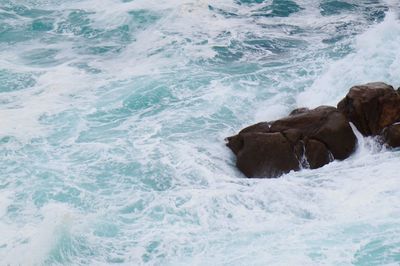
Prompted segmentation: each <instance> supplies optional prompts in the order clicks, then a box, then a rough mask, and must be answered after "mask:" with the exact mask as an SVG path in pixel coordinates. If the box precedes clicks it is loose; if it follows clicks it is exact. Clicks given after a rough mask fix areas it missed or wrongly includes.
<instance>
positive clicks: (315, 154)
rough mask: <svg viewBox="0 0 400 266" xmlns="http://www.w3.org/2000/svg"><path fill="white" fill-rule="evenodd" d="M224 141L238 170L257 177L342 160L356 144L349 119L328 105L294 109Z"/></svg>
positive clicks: (276, 175) (272, 175)
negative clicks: (279, 117) (233, 156)
mask: <svg viewBox="0 0 400 266" xmlns="http://www.w3.org/2000/svg"><path fill="white" fill-rule="evenodd" d="M227 141H228V142H227V146H228V147H229V148H230V149H231V150H232V151H233V152H234V154H235V155H236V156H237V162H236V165H237V167H238V168H239V170H241V171H242V172H243V173H244V174H245V175H246V176H248V177H259V178H261V177H267V178H271V177H278V176H280V175H281V174H283V173H287V172H289V171H291V170H295V171H296V170H299V169H301V168H302V167H307V168H311V169H314V168H318V167H321V166H323V165H325V164H327V163H329V162H330V161H331V160H333V159H339V160H343V159H346V158H347V157H348V156H350V155H351V154H352V153H353V151H354V149H355V146H356V137H355V135H354V133H353V131H352V129H351V127H350V125H349V123H348V120H347V119H346V117H345V116H344V115H343V114H342V113H340V112H339V111H338V110H337V109H336V108H335V107H330V106H320V107H318V108H316V109H313V110H309V109H306V108H300V109H296V110H294V111H293V112H292V113H291V114H290V115H289V116H288V117H285V118H283V119H279V120H276V121H273V122H262V123H258V124H255V125H252V126H250V127H247V128H245V129H243V130H242V131H240V132H239V134H237V135H235V136H232V137H228V138H227Z"/></svg>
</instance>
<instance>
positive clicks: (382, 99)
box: [337, 82, 400, 136]
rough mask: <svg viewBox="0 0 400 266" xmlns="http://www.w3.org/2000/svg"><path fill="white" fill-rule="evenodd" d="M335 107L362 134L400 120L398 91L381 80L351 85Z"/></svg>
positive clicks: (377, 132)
mask: <svg viewBox="0 0 400 266" xmlns="http://www.w3.org/2000/svg"><path fill="white" fill-rule="evenodd" d="M337 107H338V110H339V111H340V112H342V113H343V114H345V116H346V117H347V118H348V119H349V121H350V122H352V123H353V124H354V125H355V126H356V127H357V129H358V130H359V131H360V132H361V134H363V135H364V136H376V135H380V134H381V133H382V131H383V129H384V128H385V127H388V126H390V125H392V124H394V123H396V122H399V121H400V93H399V91H398V90H395V89H394V88H393V87H392V86H390V85H387V84H385V83H383V82H375V83H368V84H365V85H358V86H354V87H352V88H351V89H350V91H349V93H348V94H347V95H346V97H345V98H344V99H343V100H342V101H340V102H339V103H338V106H337Z"/></svg>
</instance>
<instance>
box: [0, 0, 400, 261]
mask: <svg viewBox="0 0 400 266" xmlns="http://www.w3.org/2000/svg"><path fill="white" fill-rule="evenodd" d="M398 6H399V2H398V1H392V2H388V1H380V0H360V1H356V0H320V1H317V0H296V1H295V0H265V1H263V0H215V1H208V0H153V1H150V0H132V1H129V0H102V1H96V0H82V1H77V0H71V1H62V0H19V1H10V0H0V265H144V264H148V265H350V264H354V265H398V264H399V263H400V151H389V150H386V149H384V148H382V147H379V146H378V145H377V144H376V143H375V142H374V140H373V139H363V138H359V148H358V151H357V153H356V154H354V155H353V156H352V157H350V158H349V159H347V160H345V161H343V162H333V163H331V164H329V165H327V166H325V167H323V168H321V169H318V170H312V171H311V170H303V171H301V172H296V173H294V172H292V173H289V174H287V175H285V176H283V177H282V178H280V179H264V180H256V179H245V178H244V176H242V174H240V172H238V171H237V170H236V168H235V166H234V165H235V159H234V156H233V154H231V152H230V151H229V150H228V149H227V148H226V147H225V146H224V141H223V140H224V138H225V137H226V136H229V135H232V134H234V133H236V132H237V131H238V130H240V129H241V128H242V127H244V126H246V125H249V124H251V123H254V122H257V121H262V120H271V119H276V118H278V117H281V116H284V115H286V114H287V113H288V112H289V111H290V110H292V109H293V108H296V107H302V106H309V107H313V106H317V105H320V104H336V103H337V102H338V101H339V100H340V99H341V98H342V97H343V96H344V95H345V93H346V92H347V90H348V89H349V88H350V87H351V86H352V85H355V84H359V83H365V82H370V81H385V82H387V83H390V84H392V85H395V86H399V85H400V21H399V14H400V12H399V9H398Z"/></svg>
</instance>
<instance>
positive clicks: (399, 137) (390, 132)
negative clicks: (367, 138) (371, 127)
mask: <svg viewBox="0 0 400 266" xmlns="http://www.w3.org/2000/svg"><path fill="white" fill-rule="evenodd" d="M382 135H383V139H384V141H385V142H386V144H387V145H388V146H389V147H392V148H397V147H400V124H393V125H390V126H388V127H387V128H385V129H384V130H383V134H382Z"/></svg>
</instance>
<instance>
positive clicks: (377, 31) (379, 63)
mask: <svg viewBox="0 0 400 266" xmlns="http://www.w3.org/2000/svg"><path fill="white" fill-rule="evenodd" d="M399 43H400V21H399V20H398V18H397V17H396V14H395V13H393V12H389V13H387V14H386V18H385V20H384V21H383V22H382V23H380V24H377V25H375V26H373V27H372V28H370V29H368V30H367V31H366V32H364V33H363V34H361V35H359V36H358V37H357V38H356V43H355V46H354V50H355V51H354V52H353V53H352V54H350V55H348V56H346V57H345V58H343V59H341V60H338V61H335V62H332V63H331V64H330V65H328V67H327V69H326V70H325V71H324V74H323V75H322V76H321V77H320V78H318V79H317V80H315V81H314V83H313V84H312V86H311V87H310V88H309V89H307V90H305V91H304V92H302V93H300V94H299V95H298V97H297V105H298V106H307V107H316V106H318V105H322V104H325V105H326V104H329V105H334V106H336V104H337V103H338V101H339V100H340V99H342V98H343V97H344V95H346V93H347V91H348V90H349V88H350V87H351V86H353V85H355V84H363V83H368V82H373V81H383V82H386V83H389V84H391V85H393V86H396V85H399V84H400V80H399V77H400V64H399V62H400V45H399Z"/></svg>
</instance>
